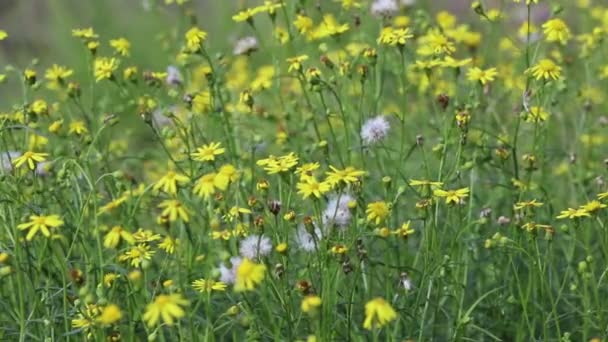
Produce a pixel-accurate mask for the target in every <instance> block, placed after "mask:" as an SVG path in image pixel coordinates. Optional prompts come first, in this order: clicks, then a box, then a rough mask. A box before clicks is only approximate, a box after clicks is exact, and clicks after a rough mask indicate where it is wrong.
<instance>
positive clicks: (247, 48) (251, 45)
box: [232, 36, 258, 56]
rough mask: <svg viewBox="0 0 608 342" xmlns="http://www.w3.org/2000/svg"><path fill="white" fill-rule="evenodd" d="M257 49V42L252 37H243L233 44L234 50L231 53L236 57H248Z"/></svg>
mask: <svg viewBox="0 0 608 342" xmlns="http://www.w3.org/2000/svg"><path fill="white" fill-rule="evenodd" d="M257 49H258V40H257V39H256V38H255V37H253V36H250V37H245V38H242V39H239V40H238V41H237V42H236V44H234V49H233V50H232V53H233V54H234V55H236V56H238V55H249V54H250V53H252V52H254V51H255V50H257Z"/></svg>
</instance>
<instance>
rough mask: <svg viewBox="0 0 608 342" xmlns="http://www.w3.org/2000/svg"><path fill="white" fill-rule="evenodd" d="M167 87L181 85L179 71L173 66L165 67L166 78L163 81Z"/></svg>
mask: <svg viewBox="0 0 608 342" xmlns="http://www.w3.org/2000/svg"><path fill="white" fill-rule="evenodd" d="M165 81H166V82H167V84H168V85H180V84H182V82H183V80H182V73H181V72H180V71H179V69H178V68H177V67H175V66H173V65H169V66H168V67H167V78H166V79H165Z"/></svg>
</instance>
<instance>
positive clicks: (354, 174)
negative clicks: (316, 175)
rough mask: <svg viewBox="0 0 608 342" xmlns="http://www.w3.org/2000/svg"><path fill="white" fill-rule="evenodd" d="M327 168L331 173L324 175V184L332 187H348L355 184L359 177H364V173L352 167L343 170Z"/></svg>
mask: <svg viewBox="0 0 608 342" xmlns="http://www.w3.org/2000/svg"><path fill="white" fill-rule="evenodd" d="M329 168H330V169H331V171H328V172H326V173H325V174H326V175H327V177H326V178H325V182H327V183H329V184H330V185H331V186H332V187H334V186H336V185H338V184H341V183H343V184H346V185H350V184H352V183H355V182H357V181H358V180H359V177H361V176H363V175H365V171H362V170H357V169H355V168H354V167H352V166H347V167H346V168H344V169H343V170H340V169H338V168H335V167H333V166H331V165H330V166H329Z"/></svg>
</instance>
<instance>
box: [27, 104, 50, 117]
mask: <svg viewBox="0 0 608 342" xmlns="http://www.w3.org/2000/svg"><path fill="white" fill-rule="evenodd" d="M30 110H31V111H32V113H34V114H36V115H48V114H49V106H48V105H47V104H46V101H44V100H36V101H34V102H33V103H32V105H31V106H30Z"/></svg>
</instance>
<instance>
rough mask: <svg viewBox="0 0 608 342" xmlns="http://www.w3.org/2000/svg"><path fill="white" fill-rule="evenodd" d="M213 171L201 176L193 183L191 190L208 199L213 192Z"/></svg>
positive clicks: (214, 176) (214, 175)
mask: <svg viewBox="0 0 608 342" xmlns="http://www.w3.org/2000/svg"><path fill="white" fill-rule="evenodd" d="M215 178H216V174H215V173H208V174H206V175H203V176H201V177H200V178H199V179H198V180H197V181H196V182H195V183H194V188H193V189H192V192H193V193H194V194H195V195H197V196H199V197H202V198H204V199H208V198H209V197H211V195H213V194H214V193H215Z"/></svg>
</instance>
